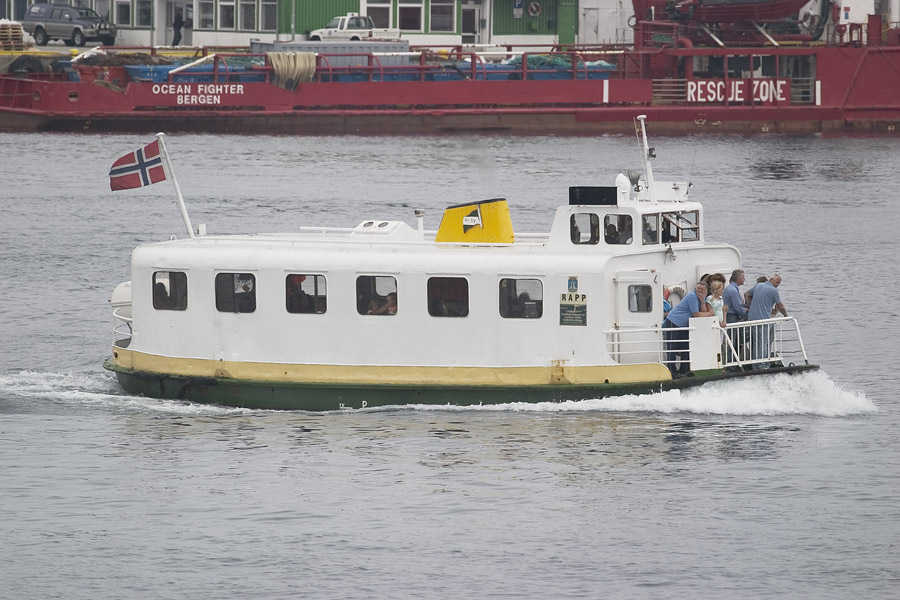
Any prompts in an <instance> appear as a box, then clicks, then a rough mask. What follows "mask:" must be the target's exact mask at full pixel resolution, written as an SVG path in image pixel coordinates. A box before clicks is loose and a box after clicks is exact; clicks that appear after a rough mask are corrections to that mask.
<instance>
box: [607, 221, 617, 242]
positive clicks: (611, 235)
mask: <svg viewBox="0 0 900 600" xmlns="http://www.w3.org/2000/svg"><path fill="white" fill-rule="evenodd" d="M604 239H605V240H606V243H607V244H618V243H619V231H618V230H617V229H616V226H615V225H613V224H612V223H609V224H607V225H606V234H605V236H604Z"/></svg>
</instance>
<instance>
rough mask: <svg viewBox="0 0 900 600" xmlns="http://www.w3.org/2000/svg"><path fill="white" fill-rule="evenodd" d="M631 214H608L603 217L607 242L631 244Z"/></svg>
mask: <svg viewBox="0 0 900 600" xmlns="http://www.w3.org/2000/svg"><path fill="white" fill-rule="evenodd" d="M633 235H634V234H633V233H632V231H631V215H606V217H604V219H603V239H604V240H605V241H606V243H607V244H613V245H622V244H630V243H631V238H632V236H633Z"/></svg>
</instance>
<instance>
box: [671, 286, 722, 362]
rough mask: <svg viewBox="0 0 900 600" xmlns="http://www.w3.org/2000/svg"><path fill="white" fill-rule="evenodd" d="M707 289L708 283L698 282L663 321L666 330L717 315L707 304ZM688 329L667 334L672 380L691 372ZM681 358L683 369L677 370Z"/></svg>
mask: <svg viewBox="0 0 900 600" xmlns="http://www.w3.org/2000/svg"><path fill="white" fill-rule="evenodd" d="M706 293H707V287H706V282H704V281H699V282H697V285H696V287H695V288H694V290H693V291H692V292H689V293H688V294H686V295H685V297H684V298H683V299H682V300H681V302H679V303H678V304H676V305H675V308H673V309H672V310H671V311H669V316H668V317H666V320H665V321H663V328H664V329H674V328H683V327H687V326H688V325H689V324H690V321H691V317H711V316H713V315H714V314H715V313H714V312H713V310H712V308H711V307H710V306H709V305H708V304H707V303H706ZM689 333H690V332H689V331H688V330H687V329H677V330H673V331H667V332H666V340H667V342H666V363H667V366H668V367H669V372H671V373H672V378H673V379H674V378H675V377H678V376H681V375H684V374H685V373H687V372H688V371H690V370H691V367H690V365H691V352H690V347H689V342H688V334H689ZM679 357H680V358H681V368H676V363H677V362H678V359H679Z"/></svg>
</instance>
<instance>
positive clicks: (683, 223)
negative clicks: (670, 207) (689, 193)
mask: <svg viewBox="0 0 900 600" xmlns="http://www.w3.org/2000/svg"><path fill="white" fill-rule="evenodd" d="M699 239H700V215H699V213H698V212H697V211H696V210H691V211H686V212H677V213H674V212H673V213H663V231H662V241H663V243H664V244H668V243H670V242H695V241H697V240H699Z"/></svg>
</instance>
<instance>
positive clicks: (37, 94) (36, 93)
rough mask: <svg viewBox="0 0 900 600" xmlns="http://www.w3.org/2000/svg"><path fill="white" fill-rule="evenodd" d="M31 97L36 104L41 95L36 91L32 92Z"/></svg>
mask: <svg viewBox="0 0 900 600" xmlns="http://www.w3.org/2000/svg"><path fill="white" fill-rule="evenodd" d="M32 97H33V98H34V101H35V102H38V101H40V99H41V93H40V92H39V91H38V90H34V94H32Z"/></svg>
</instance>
